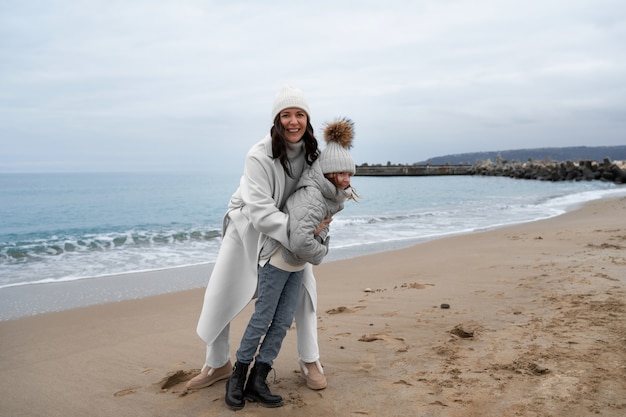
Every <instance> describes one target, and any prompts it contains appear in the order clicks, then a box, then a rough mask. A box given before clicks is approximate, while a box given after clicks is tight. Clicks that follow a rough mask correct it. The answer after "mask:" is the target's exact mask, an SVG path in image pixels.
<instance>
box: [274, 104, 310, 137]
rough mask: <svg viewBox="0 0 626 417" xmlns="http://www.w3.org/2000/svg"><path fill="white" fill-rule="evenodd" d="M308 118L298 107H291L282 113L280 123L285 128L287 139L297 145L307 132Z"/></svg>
mask: <svg viewBox="0 0 626 417" xmlns="http://www.w3.org/2000/svg"><path fill="white" fill-rule="evenodd" d="M307 121H308V117H307V115H306V112H305V111H304V110H302V109H299V108H297V107H289V108H287V109H284V110H283V111H281V112H280V123H281V124H282V125H283V127H284V128H285V137H286V138H287V140H288V141H289V142H290V143H297V142H299V141H300V139H302V136H304V132H306V125H307Z"/></svg>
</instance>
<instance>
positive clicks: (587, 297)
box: [0, 196, 626, 417]
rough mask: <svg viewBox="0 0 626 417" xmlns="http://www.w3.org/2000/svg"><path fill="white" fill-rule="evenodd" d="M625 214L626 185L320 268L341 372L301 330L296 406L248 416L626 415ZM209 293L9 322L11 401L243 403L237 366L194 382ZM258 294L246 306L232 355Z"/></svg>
mask: <svg viewBox="0 0 626 417" xmlns="http://www.w3.org/2000/svg"><path fill="white" fill-rule="evenodd" d="M625 215H626V197H623V196H622V197H619V198H613V199H602V200H596V201H592V202H588V203H586V204H584V205H583V206H582V207H580V208H578V209H576V210H573V211H570V212H568V213H565V214H563V215H560V216H557V217H553V218H550V219H547V220H540V221H536V222H530V223H524V224H519V225H514V226H509V227H505V228H498V229H494V230H488V231H483V232H476V233H469V234H464V235H459V236H453V237H448V238H443V239H437V240H433V241H428V242H425V243H421V244H418V245H414V246H411V247H408V248H404V249H398V250H393V251H388V252H382V253H376V254H372V255H366V256H362V257H358V258H351V259H346V260H338V261H333V262H328V263H323V264H322V265H319V266H317V267H315V268H316V269H315V274H316V278H317V281H318V297H319V300H318V317H319V319H318V334H319V345H320V351H321V360H322V363H323V365H324V368H325V372H326V374H327V377H328V381H329V387H328V388H327V389H325V390H324V391H321V392H315V391H311V390H309V389H308V388H306V385H305V383H304V380H303V378H302V376H301V375H300V371H299V369H298V365H297V352H296V350H297V349H296V338H295V331H293V330H292V331H290V332H289V333H288V334H287V337H286V339H285V341H284V344H283V349H282V350H281V353H280V355H279V357H278V358H277V360H276V362H275V363H274V366H273V367H274V369H275V371H276V374H275V378H274V377H271V378H269V382H270V384H271V387H272V390H273V391H276V392H278V393H280V394H281V395H283V397H285V403H286V404H285V406H284V407H281V408H278V409H264V408H262V407H259V406H258V405H257V404H247V405H246V407H245V408H244V409H243V410H241V411H239V412H237V415H242V416H261V417H263V416H278V417H280V416H291V415H299V416H303V417H309V416H318V415H371V416H382V417H395V416H397V415H423V416H429V417H460V416H464V417H478V416H485V415H487V416H489V415H517V416H528V417H548V416H554V415H559V416H587V415H602V416H608V417H621V416H622V415H623V412H624V410H625V409H626V400H624V398H626V380H625V379H624V372H626V367H625V365H624V364H625V363H626V346H625V345H624V340H625V339H626V323H624V322H623V320H621V318H623V317H624V314H626V302H625V300H626V287H625V284H626V277H625V276H624V270H625V267H626V254H625V253H626V251H625V249H626V225H625V224H624V222H623V219H624V216H625ZM366 289H368V290H367V291H366ZM203 294H204V288H199V289H193V290H187V291H180V292H175V293H169V294H164V295H157V296H152V297H146V298H141V299H137V300H128V301H121V302H115V303H108V304H101V305H95V306H89V307H81V308H76V309H72V310H66V311H61V312H57V313H46V314H40V315H36V316H30V317H23V318H19V319H15V320H7V321H2V322H0V334H1V335H2V337H1V339H0V352H1V353H0V370H2V373H3V379H2V382H0V387H1V389H2V392H3V394H4V395H3V398H4V399H3V401H2V403H0V415H15V416H17V415H19V416H21V417H31V416H32V417H34V416H40V415H48V416H52V417H55V416H59V417H61V416H63V417H82V416H84V415H93V416H111V415H133V416H137V417H144V416H145V417H148V416H150V417H160V416H169V415H177V416H190V417H191V416H201V415H202V416H204V415H212V416H232V415H233V413H232V411H230V410H228V409H227V408H226V407H225V405H224V403H223V396H224V381H220V382H218V383H216V384H215V386H213V387H209V388H207V389H203V390H198V391H187V390H186V389H185V381H186V380H187V379H189V378H191V377H192V376H193V375H194V374H195V373H196V372H198V370H199V368H200V366H201V365H202V361H203V359H204V346H203V344H202V342H201V341H200V339H199V338H198V336H197V335H196V333H195V327H196V324H197V319H198V316H199V313H200V308H201V303H202V297H203ZM443 303H445V304H449V305H450V308H449V309H442V308H440V306H441V304H443ZM252 307H253V305H252V303H251V304H250V305H248V306H247V307H246V309H244V311H243V312H242V313H241V314H240V315H239V316H238V317H237V318H236V319H235V320H233V322H232V323H231V354H234V351H235V350H236V348H237V347H238V344H239V340H240V337H241V334H242V333H243V329H244V328H245V325H246V324H247V319H248V318H249V316H250V314H251V312H252ZM355 381H358V383H355Z"/></svg>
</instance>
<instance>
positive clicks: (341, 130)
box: [324, 117, 354, 149]
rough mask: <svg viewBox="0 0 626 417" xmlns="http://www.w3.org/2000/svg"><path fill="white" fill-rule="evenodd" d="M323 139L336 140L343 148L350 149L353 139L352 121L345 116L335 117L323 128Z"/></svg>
mask: <svg viewBox="0 0 626 417" xmlns="http://www.w3.org/2000/svg"><path fill="white" fill-rule="evenodd" d="M324 139H325V140H326V143H330V142H337V143H338V144H340V145H341V146H342V147H344V148H345V149H350V148H351V147H352V139H354V122H353V121H352V120H350V119H348V118H347V117H341V118H338V119H335V120H334V121H332V122H330V123H328V124H327V125H326V127H325V128H324Z"/></svg>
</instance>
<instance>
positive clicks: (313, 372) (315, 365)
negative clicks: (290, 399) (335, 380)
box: [300, 361, 328, 390]
mask: <svg viewBox="0 0 626 417" xmlns="http://www.w3.org/2000/svg"><path fill="white" fill-rule="evenodd" d="M300 370H301V371H302V375H304V378H305V379H306V386H307V387H309V388H311V389H314V390H320V389H324V388H326V387H327V386H328V382H326V377H325V376H324V368H322V364H320V361H315V362H307V363H304V362H302V361H300Z"/></svg>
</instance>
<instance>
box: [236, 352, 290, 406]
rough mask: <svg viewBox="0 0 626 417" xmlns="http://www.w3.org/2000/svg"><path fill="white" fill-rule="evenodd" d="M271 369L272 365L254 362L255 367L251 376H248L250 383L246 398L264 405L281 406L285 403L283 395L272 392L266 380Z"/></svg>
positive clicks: (247, 385)
mask: <svg viewBox="0 0 626 417" xmlns="http://www.w3.org/2000/svg"><path fill="white" fill-rule="evenodd" d="M270 369H272V367H271V366H269V365H268V364H266V363H262V362H255V363H254V367H253V368H252V371H250V378H248V383H246V390H245V395H246V399H247V400H248V401H252V402H254V401H256V402H258V403H259V404H260V405H262V406H263V407H281V406H282V405H283V397H281V396H280V395H277V394H272V392H271V391H270V389H269V387H268V386H267V382H266V381H265V379H266V378H267V374H268V373H269V371H270Z"/></svg>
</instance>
